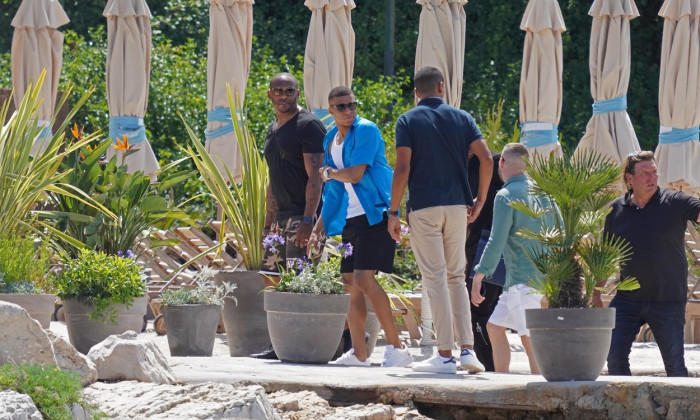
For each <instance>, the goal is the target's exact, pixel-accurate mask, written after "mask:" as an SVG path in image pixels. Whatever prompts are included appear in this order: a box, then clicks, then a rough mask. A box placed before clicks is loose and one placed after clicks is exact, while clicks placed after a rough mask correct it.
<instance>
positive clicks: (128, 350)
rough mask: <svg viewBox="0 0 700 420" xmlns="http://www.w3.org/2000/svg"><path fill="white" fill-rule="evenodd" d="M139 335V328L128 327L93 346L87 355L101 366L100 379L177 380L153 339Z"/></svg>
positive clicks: (160, 381) (172, 381) (99, 369)
mask: <svg viewBox="0 0 700 420" xmlns="http://www.w3.org/2000/svg"><path fill="white" fill-rule="evenodd" d="M137 336H138V334H137V333H136V332H134V331H127V332H125V333H123V334H120V335H110V336H109V337H107V338H106V339H105V340H104V341H102V342H100V343H97V344H95V345H94V346H92V348H91V349H90V352H88V354H87V356H88V358H89V359H90V360H92V362H93V363H95V366H96V367H97V377H98V379H100V380H103V381H113V380H121V381H130V380H137V381H141V382H155V383H158V384H172V383H174V382H175V376H173V372H172V370H171V369H170V365H169V364H168V359H166V358H165V356H164V355H163V353H162V352H161V351H160V349H159V348H158V347H157V346H156V345H155V343H153V341H140V340H138V339H137Z"/></svg>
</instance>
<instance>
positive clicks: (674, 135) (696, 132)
mask: <svg viewBox="0 0 700 420" xmlns="http://www.w3.org/2000/svg"><path fill="white" fill-rule="evenodd" d="M698 139H700V127H690V128H676V127H668V126H665V125H662V126H661V127H660V128H659V144H670V143H683V142H686V141H693V140H698Z"/></svg>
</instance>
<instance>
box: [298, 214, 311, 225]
mask: <svg viewBox="0 0 700 420" xmlns="http://www.w3.org/2000/svg"><path fill="white" fill-rule="evenodd" d="M311 222H313V219H312V218H311V217H309V216H304V217H303V218H302V219H301V223H304V224H307V225H309V224H311Z"/></svg>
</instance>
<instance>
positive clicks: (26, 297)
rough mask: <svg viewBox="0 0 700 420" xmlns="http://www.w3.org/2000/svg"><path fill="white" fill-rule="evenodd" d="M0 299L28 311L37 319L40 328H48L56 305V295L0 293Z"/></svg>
mask: <svg viewBox="0 0 700 420" xmlns="http://www.w3.org/2000/svg"><path fill="white" fill-rule="evenodd" d="M0 300H2V301H4V302H10V303H14V304H15V305H19V306H21V307H23V308H24V309H26V310H27V312H29V315H30V316H31V317H32V318H34V319H36V320H37V321H39V324H41V328H43V329H45V330H48V329H49V327H50V326H51V315H53V311H54V309H55V308H54V306H55V305H56V295H49V294H24V293H0Z"/></svg>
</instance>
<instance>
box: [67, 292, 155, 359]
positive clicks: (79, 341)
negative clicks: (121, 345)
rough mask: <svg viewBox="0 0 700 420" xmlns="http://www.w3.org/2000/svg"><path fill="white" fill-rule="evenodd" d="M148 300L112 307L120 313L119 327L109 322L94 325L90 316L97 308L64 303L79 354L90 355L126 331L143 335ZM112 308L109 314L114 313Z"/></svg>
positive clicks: (70, 332)
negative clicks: (97, 347)
mask: <svg viewBox="0 0 700 420" xmlns="http://www.w3.org/2000/svg"><path fill="white" fill-rule="evenodd" d="M146 301H147V299H146V297H145V296H144V297H139V298H136V299H134V303H133V305H131V306H129V307H127V306H126V305H112V306H110V308H115V309H116V310H117V315H116V317H115V321H116V322H117V325H114V324H112V323H111V322H109V321H107V322H106V323H105V322H102V321H94V320H92V319H90V318H89V317H88V314H90V313H92V312H93V310H94V307H93V305H88V304H85V303H83V302H81V301H79V300H78V299H75V298H72V299H64V300H63V311H64V314H65V317H66V327H67V328H68V339H69V340H70V343H71V344H72V345H73V347H75V348H76V349H77V350H78V351H79V352H81V353H83V354H87V353H88V352H89V351H90V348H91V347H92V346H94V345H95V344H97V343H99V342H101V341H103V340H104V339H105V338H107V337H109V336H110V335H114V334H122V333H124V332H126V331H136V332H137V333H138V332H141V330H142V329H143V323H144V316H145V315H146V305H147V302H146ZM110 308H108V310H110Z"/></svg>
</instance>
